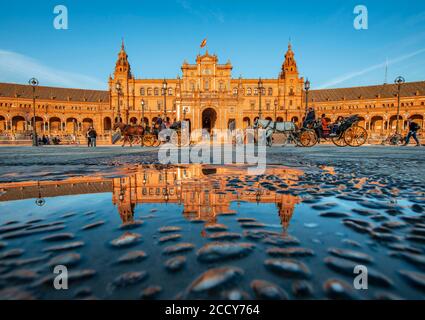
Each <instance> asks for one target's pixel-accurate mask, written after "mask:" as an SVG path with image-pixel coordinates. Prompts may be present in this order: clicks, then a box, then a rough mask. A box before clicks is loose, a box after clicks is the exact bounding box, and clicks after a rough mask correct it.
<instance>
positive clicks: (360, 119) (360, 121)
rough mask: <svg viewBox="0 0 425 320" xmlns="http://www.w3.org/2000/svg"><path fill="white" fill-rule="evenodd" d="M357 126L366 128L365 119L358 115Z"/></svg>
mask: <svg viewBox="0 0 425 320" xmlns="http://www.w3.org/2000/svg"><path fill="white" fill-rule="evenodd" d="M359 126H360V127H363V128H366V119H365V118H364V117H359Z"/></svg>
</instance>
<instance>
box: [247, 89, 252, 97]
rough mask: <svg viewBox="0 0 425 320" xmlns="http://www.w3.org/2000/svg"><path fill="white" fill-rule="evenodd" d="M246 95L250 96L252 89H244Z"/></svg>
mask: <svg viewBox="0 0 425 320" xmlns="http://www.w3.org/2000/svg"><path fill="white" fill-rule="evenodd" d="M246 95H247V96H250V95H252V89H251V88H248V89H246Z"/></svg>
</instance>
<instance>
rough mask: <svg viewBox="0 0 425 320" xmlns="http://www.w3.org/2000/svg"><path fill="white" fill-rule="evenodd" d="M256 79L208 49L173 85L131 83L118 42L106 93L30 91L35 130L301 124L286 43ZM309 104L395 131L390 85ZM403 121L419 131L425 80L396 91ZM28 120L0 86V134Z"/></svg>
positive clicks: (26, 98) (12, 132) (25, 108)
mask: <svg viewBox="0 0 425 320" xmlns="http://www.w3.org/2000/svg"><path fill="white" fill-rule="evenodd" d="M261 81H262V84H261V85H259V79H246V78H234V77H233V76H232V64H231V62H230V61H227V62H226V63H224V64H223V63H220V61H219V59H218V57H217V56H216V55H211V54H209V53H208V51H206V52H205V54H203V55H198V56H197V57H196V61H195V63H193V64H191V63H188V62H186V61H185V62H183V65H182V67H181V76H179V77H177V78H175V79H137V78H135V77H134V75H133V73H132V72H131V65H130V62H129V58H128V55H127V52H126V49H125V47H124V44H122V47H121V50H120V52H119V54H118V59H117V61H116V65H115V68H114V72H113V74H112V75H111V76H110V77H109V80H108V86H109V90H108V91H98V90H80V89H63V88H53V87H38V88H37V90H36V126H37V131H38V133H39V134H46V135H51V136H52V135H58V136H64V135H72V134H73V135H77V136H78V135H79V136H84V135H85V132H86V131H87V129H88V127H90V126H94V127H95V129H96V130H97V132H98V134H99V136H100V139H102V138H104V139H105V141H107V140H108V141H109V137H110V133H111V130H112V127H113V124H114V122H115V121H117V120H118V119H121V120H122V121H123V122H126V123H131V124H142V123H144V124H146V125H149V126H150V125H152V123H153V122H155V120H156V119H157V118H158V117H164V116H166V118H168V119H169V120H170V121H178V120H183V119H185V120H187V121H189V122H190V128H191V130H193V129H202V128H203V129H207V130H209V131H210V130H212V129H226V128H232V127H235V128H247V127H249V126H252V124H253V122H254V121H255V119H256V118H257V117H258V116H259V115H261V117H262V118H266V119H270V120H276V121H278V122H280V121H293V122H296V123H298V124H299V123H301V121H302V119H303V117H304V114H305V104H306V95H305V90H304V82H305V81H304V78H303V77H301V76H300V74H299V69H298V66H297V63H296V59H295V54H294V51H293V49H292V46H291V44H289V46H288V49H287V52H286V54H285V57H284V59H283V64H282V67H281V69H280V70H279V71H278V72H277V77H276V78H273V79H262V80H261ZM164 82H166V89H164ZM117 83H119V90H118V89H117ZM260 93H261V94H260ZM260 96H261V97H260ZM308 100H309V106H313V107H314V108H315V109H316V112H317V114H318V116H319V115H321V114H322V113H324V114H326V117H327V118H329V120H331V121H334V120H335V119H336V117H338V116H339V115H342V116H347V115H350V114H359V115H360V116H361V117H362V118H361V125H363V126H364V127H365V128H366V129H367V130H368V131H369V133H370V137H371V138H372V139H374V138H376V139H379V138H382V137H385V136H387V135H389V134H390V133H392V132H394V130H395V128H396V122H397V121H396V119H397V117H396V115H397V86H396V85H393V84H385V85H379V86H368V87H355V88H342V89H326V90H311V91H310V92H309V95H308ZM260 103H261V108H260ZM409 118H412V119H413V120H414V121H415V122H417V123H418V124H419V125H420V126H421V127H422V128H423V127H424V124H425V123H424V118H425V81H422V82H411V83H406V84H404V85H403V86H402V90H401V105H400V119H401V120H400V127H401V129H402V130H404V131H405V130H406V123H407V119H409ZM32 119H33V108H32V90H31V87H29V86H23V85H16V84H7V83H3V84H0V132H1V135H3V136H5V135H9V136H13V137H14V138H15V139H16V140H19V136H22V135H25V134H28V133H29V132H30V131H31V129H32V122H33V120H32Z"/></svg>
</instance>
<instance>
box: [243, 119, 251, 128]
mask: <svg viewBox="0 0 425 320" xmlns="http://www.w3.org/2000/svg"><path fill="white" fill-rule="evenodd" d="M250 125H251V119H250V118H249V117H244V118H243V128H244V129H246V128H248V127H249V126H250Z"/></svg>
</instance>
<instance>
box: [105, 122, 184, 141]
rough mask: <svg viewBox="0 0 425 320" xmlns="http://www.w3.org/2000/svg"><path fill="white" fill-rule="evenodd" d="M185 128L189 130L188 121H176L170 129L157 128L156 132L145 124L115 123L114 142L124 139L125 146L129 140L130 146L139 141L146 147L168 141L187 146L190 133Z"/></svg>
mask: <svg viewBox="0 0 425 320" xmlns="http://www.w3.org/2000/svg"><path fill="white" fill-rule="evenodd" d="M185 129H187V130H188V123H187V122H185V121H183V122H180V121H179V122H175V123H173V124H172V125H171V126H170V128H169V129H162V130H161V128H159V127H158V128H155V129H154V132H149V131H148V130H146V128H145V127H144V126H132V125H127V124H124V123H116V124H115V125H114V131H115V132H114V134H113V135H112V144H115V143H117V142H118V141H120V140H123V145H122V146H123V147H124V146H125V144H126V142H129V144H130V147H131V146H132V145H133V144H138V143H140V144H141V146H145V147H158V146H160V145H161V144H162V143H167V142H170V143H172V144H174V145H176V146H187V145H189V140H190V139H189V135H188V134H186V133H185V132H186V131H185ZM187 132H188V131H187Z"/></svg>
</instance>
